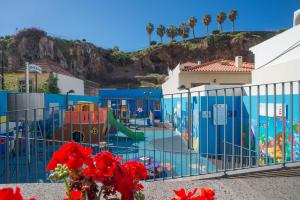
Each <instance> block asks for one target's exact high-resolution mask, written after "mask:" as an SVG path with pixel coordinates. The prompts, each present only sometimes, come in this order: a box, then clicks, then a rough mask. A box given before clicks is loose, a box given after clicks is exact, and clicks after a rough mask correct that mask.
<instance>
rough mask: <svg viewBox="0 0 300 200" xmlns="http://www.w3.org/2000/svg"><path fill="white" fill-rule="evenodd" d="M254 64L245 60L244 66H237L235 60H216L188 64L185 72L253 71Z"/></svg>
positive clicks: (183, 69)
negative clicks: (192, 64)
mask: <svg viewBox="0 0 300 200" xmlns="http://www.w3.org/2000/svg"><path fill="white" fill-rule="evenodd" d="M253 69H254V64H253V63H249V62H243V65H242V67H236V66H235V61H233V60H214V61H211V62H207V63H203V64H200V65H197V64H196V65H194V66H186V67H184V68H182V69H181V71H183V72H251V71H252V70H253Z"/></svg>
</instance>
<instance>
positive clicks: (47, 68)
mask: <svg viewBox="0 0 300 200" xmlns="http://www.w3.org/2000/svg"><path fill="white" fill-rule="evenodd" d="M35 64H36V65H38V66H40V67H41V68H42V70H43V72H47V73H53V74H54V76H55V77H56V78H57V86H58V88H59V89H60V93H61V94H66V93H67V92H68V91H70V90H74V93H72V94H73V95H84V81H83V80H81V79H79V78H76V77H75V76H73V75H72V74H71V73H70V72H68V71H67V70H65V69H63V68H62V67H61V66H57V64H56V63H52V62H50V61H48V60H44V61H40V62H37V63H35Z"/></svg>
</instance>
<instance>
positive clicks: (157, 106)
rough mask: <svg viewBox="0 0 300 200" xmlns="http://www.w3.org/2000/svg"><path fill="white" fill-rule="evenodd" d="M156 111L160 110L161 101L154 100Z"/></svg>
mask: <svg viewBox="0 0 300 200" xmlns="http://www.w3.org/2000/svg"><path fill="white" fill-rule="evenodd" d="M154 110H160V101H159V100H154Z"/></svg>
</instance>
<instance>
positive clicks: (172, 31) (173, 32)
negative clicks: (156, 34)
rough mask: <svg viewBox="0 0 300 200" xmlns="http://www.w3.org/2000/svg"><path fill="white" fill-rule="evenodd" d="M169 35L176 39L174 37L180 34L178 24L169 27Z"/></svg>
mask: <svg viewBox="0 0 300 200" xmlns="http://www.w3.org/2000/svg"><path fill="white" fill-rule="evenodd" d="M167 35H168V37H169V38H171V40H174V38H175V37H176V36H177V35H178V31H177V28H176V26H174V25H171V26H169V27H168V28H167Z"/></svg>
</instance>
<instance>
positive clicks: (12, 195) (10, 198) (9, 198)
mask: <svg viewBox="0 0 300 200" xmlns="http://www.w3.org/2000/svg"><path fill="white" fill-rule="evenodd" d="M0 200H24V198H23V196H22V194H21V190H20V188H19V187H16V190H15V191H14V189H13V188H9V187H8V188H2V189H0ZM29 200H35V198H33V197H32V198H30V199H29Z"/></svg>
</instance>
